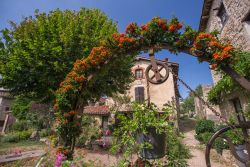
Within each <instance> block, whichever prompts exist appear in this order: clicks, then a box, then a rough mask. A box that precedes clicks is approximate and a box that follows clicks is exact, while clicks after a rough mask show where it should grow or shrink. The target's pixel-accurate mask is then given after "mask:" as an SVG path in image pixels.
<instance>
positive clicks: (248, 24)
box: [242, 11, 250, 35]
mask: <svg viewBox="0 0 250 167" xmlns="http://www.w3.org/2000/svg"><path fill="white" fill-rule="evenodd" d="M242 21H243V23H244V26H245V28H246V31H247V33H248V34H249V35H250V11H249V12H248V13H247V15H246V16H245V17H244V19H243V20H242Z"/></svg>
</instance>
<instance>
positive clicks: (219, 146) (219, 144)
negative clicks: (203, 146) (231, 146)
mask: <svg viewBox="0 0 250 167" xmlns="http://www.w3.org/2000/svg"><path fill="white" fill-rule="evenodd" d="M212 147H213V148H214V149H215V150H216V151H217V152H218V153H220V154H222V151H223V149H227V148H228V144H227V142H226V141H224V139H222V138H217V139H216V140H215V142H214V144H213V146H212Z"/></svg>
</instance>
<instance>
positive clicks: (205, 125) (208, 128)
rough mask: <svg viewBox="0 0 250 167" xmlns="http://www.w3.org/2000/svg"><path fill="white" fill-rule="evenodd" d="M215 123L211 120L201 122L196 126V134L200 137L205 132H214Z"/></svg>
mask: <svg viewBox="0 0 250 167" xmlns="http://www.w3.org/2000/svg"><path fill="white" fill-rule="evenodd" d="M214 129H215V127H214V122H213V121H211V120H200V121H199V122H198V123H197V124H196V126H195V133H196V135H199V134H201V133H204V132H211V133H213V132H214Z"/></svg>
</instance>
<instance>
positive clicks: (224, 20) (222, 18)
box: [217, 2, 229, 30]
mask: <svg viewBox="0 0 250 167" xmlns="http://www.w3.org/2000/svg"><path fill="white" fill-rule="evenodd" d="M217 17H219V19H220V21H221V25H222V27H221V30H222V29H223V28H224V26H225V25H226V23H227V20H228V18H229V15H228V13H227V9H226V7H225V5H224V4H223V2H221V4H220V7H219V9H218V12H217Z"/></svg>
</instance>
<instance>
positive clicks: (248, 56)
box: [208, 52, 250, 104]
mask: <svg viewBox="0 0 250 167" xmlns="http://www.w3.org/2000/svg"><path fill="white" fill-rule="evenodd" d="M235 58H236V59H237V61H236V62H235V64H234V65H233V68H234V69H235V70H236V71H237V72H238V73H240V74H241V75H242V76H244V77H246V78H247V79H248V80H250V52H237V53H236V54H235ZM218 73H220V74H222V76H223V77H222V79H221V80H220V81H219V82H218V83H217V84H216V85H215V86H214V87H213V88H212V89H211V90H210V92H209V94H208V100H209V101H210V102H211V103H213V104H219V103H220V102H221V100H223V97H224V95H226V94H230V93H231V92H233V91H240V92H243V93H244V92H245V90H244V89H243V88H242V87H241V86H240V85H239V84H238V83H236V82H235V81H234V80H233V79H232V78H231V77H230V76H227V75H224V73H222V72H221V71H218Z"/></svg>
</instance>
